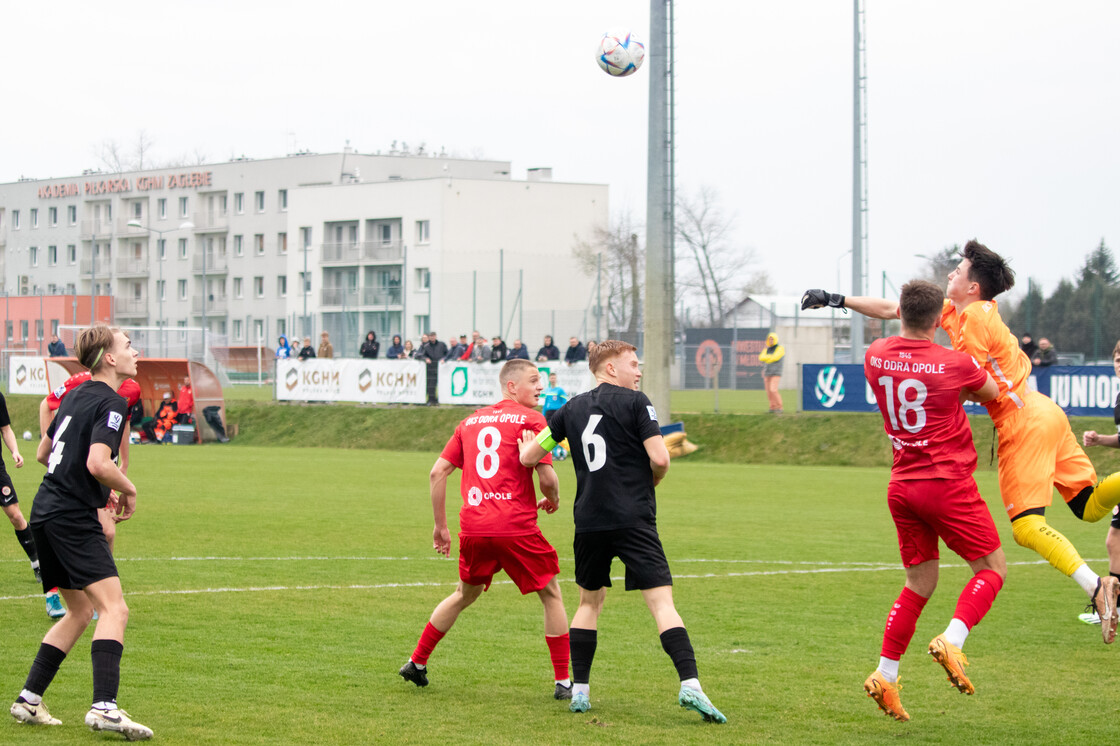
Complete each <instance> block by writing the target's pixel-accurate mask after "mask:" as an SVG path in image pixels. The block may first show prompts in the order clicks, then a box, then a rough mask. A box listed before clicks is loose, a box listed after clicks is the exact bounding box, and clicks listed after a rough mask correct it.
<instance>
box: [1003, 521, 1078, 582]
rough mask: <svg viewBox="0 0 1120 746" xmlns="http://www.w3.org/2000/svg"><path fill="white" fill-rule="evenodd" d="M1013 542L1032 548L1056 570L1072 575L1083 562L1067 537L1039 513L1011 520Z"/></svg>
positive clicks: (1068, 575)
mask: <svg viewBox="0 0 1120 746" xmlns="http://www.w3.org/2000/svg"><path fill="white" fill-rule="evenodd" d="M1011 533H1012V535H1013V536H1014V537H1015V543H1016V544H1018V545H1019V546H1021V547H1026V548H1027V549H1033V550H1034V551H1036V552H1038V554H1039V555H1040V556H1041V557H1042V558H1043V559H1044V560H1046V561H1047V562H1049V563H1050V564H1051V565H1053V566H1054V567H1055V568H1056V569H1057V570H1058V571H1060V572H1061V573H1063V574H1064V575H1066V576H1067V577H1072V576H1073V573H1074V571H1075V570H1077V568H1078V567H1080V566H1081V565H1083V564H1085V560H1083V559H1081V555H1080V554H1078V552H1077V549H1075V548H1074V546H1073V544H1070V543H1069V539H1067V538H1066V537H1064V536H1062V534H1061V533H1060V532H1058V531H1055V530H1054V529H1053V528H1052V527H1051V526H1050V525H1049V524H1047V523H1046V518H1045V517H1043V516H1040V515H1025V516H1023V517H1021V518H1016V519H1015V520H1013V521H1012V522H1011Z"/></svg>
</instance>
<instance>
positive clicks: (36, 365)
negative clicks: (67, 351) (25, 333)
mask: <svg viewBox="0 0 1120 746" xmlns="http://www.w3.org/2000/svg"><path fill="white" fill-rule="evenodd" d="M50 392H51V388H50V384H49V383H47V361H46V358H42V357H31V356H26V355H12V356H11V357H9V358H8V393H9V394H34V395H35V396H46V395H47V394H49V393H50Z"/></svg>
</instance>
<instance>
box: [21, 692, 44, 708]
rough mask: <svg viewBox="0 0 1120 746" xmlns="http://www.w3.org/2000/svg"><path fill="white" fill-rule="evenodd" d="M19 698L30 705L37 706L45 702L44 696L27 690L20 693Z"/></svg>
mask: <svg viewBox="0 0 1120 746" xmlns="http://www.w3.org/2000/svg"><path fill="white" fill-rule="evenodd" d="M19 696H21V697H23V701H24V702H26V703H27V704H29V705H37V704H39V703H40V702H42V701H43V695H41V694H36V693H35V692H29V691H28V690H26V689H24V690H23V691H22V692H20V693H19Z"/></svg>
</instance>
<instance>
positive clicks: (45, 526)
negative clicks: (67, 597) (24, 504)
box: [31, 510, 118, 591]
mask: <svg viewBox="0 0 1120 746" xmlns="http://www.w3.org/2000/svg"><path fill="white" fill-rule="evenodd" d="M31 533H32V535H33V536H34V537H35V549H36V550H38V552H39V572H40V573H42V575H43V590H44V591H48V590H50V589H51V588H54V587H55V586H57V587H59V588H66V589H68V590H81V589H82V588H85V587H86V586H87V585H89V584H90V583H96V582H97V581H98V580H104V579H105V578H113V577H117V575H118V573H117V565H116V563H115V562H113V553H112V552H111V551H109V542H108V541H107V540H106V539H105V534H104V533H103V532H102V530H101V522H100V521H98V520H97V511H96V510H90V511H89V512H88V513H64V514H62V515H58V516H55V517H53V518H50V519H48V520H46V521H42V522H39V523H32V524H31Z"/></svg>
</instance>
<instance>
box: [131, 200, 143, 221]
mask: <svg viewBox="0 0 1120 746" xmlns="http://www.w3.org/2000/svg"><path fill="white" fill-rule="evenodd" d="M132 217H134V218H136V219H137V220H139V219H140V218H142V217H144V203H143V202H133V203H132Z"/></svg>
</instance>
